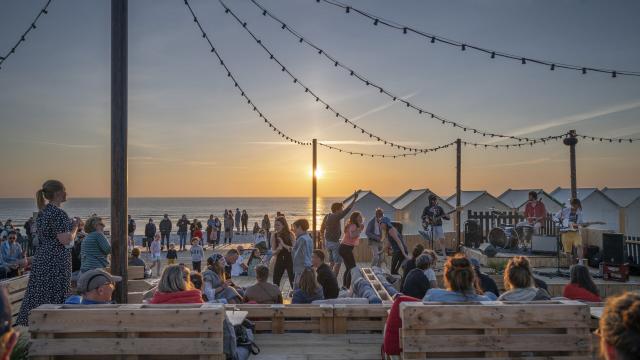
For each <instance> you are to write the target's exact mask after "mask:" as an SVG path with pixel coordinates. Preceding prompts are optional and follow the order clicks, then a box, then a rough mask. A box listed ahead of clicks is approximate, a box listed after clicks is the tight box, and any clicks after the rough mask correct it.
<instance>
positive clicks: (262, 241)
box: [254, 229, 268, 255]
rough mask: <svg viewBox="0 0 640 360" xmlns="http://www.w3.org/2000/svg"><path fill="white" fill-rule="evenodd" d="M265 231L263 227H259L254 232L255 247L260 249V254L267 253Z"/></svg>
mask: <svg viewBox="0 0 640 360" xmlns="http://www.w3.org/2000/svg"><path fill="white" fill-rule="evenodd" d="M266 234H267V233H266V232H265V231H264V229H260V231H258V233H257V234H256V239H255V245H254V246H255V248H256V249H258V250H260V255H264V254H266V253H267V250H268V247H267V235H266Z"/></svg>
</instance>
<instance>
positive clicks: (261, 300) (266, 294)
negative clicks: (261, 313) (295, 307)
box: [244, 265, 282, 304]
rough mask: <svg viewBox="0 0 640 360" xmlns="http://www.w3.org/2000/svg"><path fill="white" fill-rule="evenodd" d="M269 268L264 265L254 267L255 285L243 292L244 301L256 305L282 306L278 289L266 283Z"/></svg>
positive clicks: (280, 293)
mask: <svg viewBox="0 0 640 360" xmlns="http://www.w3.org/2000/svg"><path fill="white" fill-rule="evenodd" d="M268 278H269V268H268V267H266V266H264V265H258V266H256V283H255V285H252V286H249V287H248V288H247V289H246V290H245V292H244V300H245V301H246V302H253V303H256V304H282V292H281V291H280V288H279V287H277V286H275V285H274V284H271V283H269V282H267V279H268Z"/></svg>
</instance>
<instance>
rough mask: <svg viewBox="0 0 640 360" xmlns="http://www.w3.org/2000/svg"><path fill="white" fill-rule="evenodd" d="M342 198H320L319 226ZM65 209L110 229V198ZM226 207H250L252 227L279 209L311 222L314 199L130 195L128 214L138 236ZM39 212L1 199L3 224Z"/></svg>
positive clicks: (19, 222)
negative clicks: (148, 227)
mask: <svg viewBox="0 0 640 360" xmlns="http://www.w3.org/2000/svg"><path fill="white" fill-rule="evenodd" d="M342 200H344V199H343V198H331V197H325V198H318V203H317V217H316V219H317V221H318V227H319V226H320V223H321V222H322V218H323V216H324V214H325V213H328V212H329V210H330V209H331V204H332V203H334V202H340V201H342ZM62 208H63V209H64V210H65V211H66V212H67V214H69V216H70V217H74V216H77V217H80V218H82V219H86V218H87V217H89V216H90V215H92V214H97V215H98V216H100V217H102V219H103V221H104V222H105V225H106V228H107V229H110V212H111V210H110V200H109V198H75V199H73V198H72V199H69V200H68V201H67V202H65V203H63V204H62ZM225 209H232V210H233V211H234V213H235V209H240V211H242V210H247V214H248V215H249V230H250V231H251V229H252V228H253V224H254V222H258V224H262V218H263V217H264V215H265V214H267V215H269V219H270V220H271V224H272V225H271V226H272V227H273V219H274V217H275V215H276V212H278V211H280V212H282V213H283V214H284V215H285V217H286V218H287V221H288V222H289V223H291V222H293V221H294V220H296V219H298V218H306V219H307V220H309V221H311V217H312V203H311V198H306V197H260V198H250V197H212V198H130V199H129V214H130V215H131V216H132V218H133V219H134V220H135V221H136V225H137V226H136V235H144V225H145V224H146V223H147V222H148V221H149V218H152V219H153V220H154V222H155V223H156V225H158V223H159V222H160V220H162V217H163V215H164V214H168V215H169V218H170V219H171V220H172V222H173V224H174V230H176V228H175V223H176V221H177V220H178V218H179V217H181V216H182V215H183V214H184V215H187V218H188V219H189V220H190V221H191V220H193V219H198V220H200V221H202V223H203V225H204V224H205V223H206V220H207V219H209V215H214V216H217V217H219V218H220V220H222V218H221V217H222V214H223V212H224V210H225ZM36 211H37V207H36V203H35V199H27V198H14V199H11V198H0V221H2V223H3V224H4V222H5V221H6V220H7V219H11V220H12V223H13V225H14V226H16V227H19V228H22V226H23V225H24V223H25V222H26V221H27V219H29V217H31V216H33V214H34V212H36Z"/></svg>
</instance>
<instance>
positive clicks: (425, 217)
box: [422, 194, 449, 258]
mask: <svg viewBox="0 0 640 360" xmlns="http://www.w3.org/2000/svg"><path fill="white" fill-rule="evenodd" d="M442 219H445V220H449V215H447V214H446V213H445V212H444V210H443V209H442V207H441V206H440V205H438V197H437V196H435V195H434V194H431V195H429V206H427V207H425V208H424V210H422V225H423V226H424V227H425V230H426V228H427V226H431V234H432V237H431V239H432V240H436V241H437V242H438V244H439V245H440V248H441V249H442V256H443V257H444V258H446V257H447V251H446V246H445V244H444V230H442Z"/></svg>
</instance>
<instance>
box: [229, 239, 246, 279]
mask: <svg viewBox="0 0 640 360" xmlns="http://www.w3.org/2000/svg"><path fill="white" fill-rule="evenodd" d="M236 250H237V251H238V259H237V260H236V262H235V263H234V264H233V265H231V276H247V270H248V269H249V268H248V267H247V264H245V263H244V259H245V255H243V253H244V247H243V246H242V245H238V247H237V248H236Z"/></svg>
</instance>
